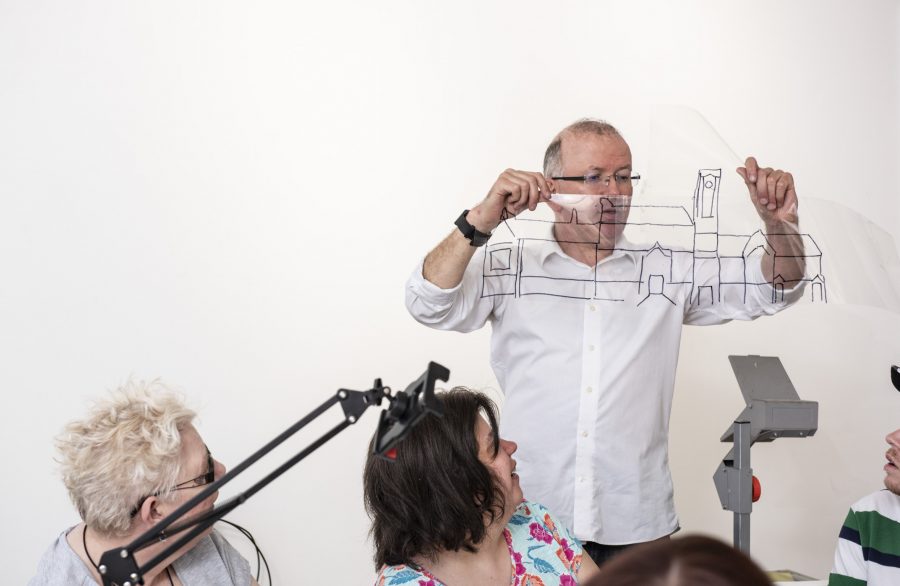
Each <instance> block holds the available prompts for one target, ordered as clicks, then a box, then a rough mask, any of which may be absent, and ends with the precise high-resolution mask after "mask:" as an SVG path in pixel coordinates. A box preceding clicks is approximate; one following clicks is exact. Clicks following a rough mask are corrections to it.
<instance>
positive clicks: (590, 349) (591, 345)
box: [588, 344, 594, 352]
mask: <svg viewBox="0 0 900 586" xmlns="http://www.w3.org/2000/svg"><path fill="white" fill-rule="evenodd" d="M593 351H594V345H593V344H588V352H593Z"/></svg>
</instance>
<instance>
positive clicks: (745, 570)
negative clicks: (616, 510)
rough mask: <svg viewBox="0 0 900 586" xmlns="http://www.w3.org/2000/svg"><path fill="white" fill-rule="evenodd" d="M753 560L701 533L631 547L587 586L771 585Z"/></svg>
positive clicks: (613, 560)
mask: <svg viewBox="0 0 900 586" xmlns="http://www.w3.org/2000/svg"><path fill="white" fill-rule="evenodd" d="M771 584H772V582H771V581H770V580H769V579H768V578H767V577H766V574H765V573H764V572H763V571H762V570H761V569H760V568H759V566H757V565H756V564H755V563H754V562H753V560H751V559H750V558H749V557H747V556H746V555H744V554H743V553H741V552H740V551H738V550H736V549H734V548H733V547H731V546H730V545H728V544H726V543H723V542H721V541H719V540H718V539H713V538H711V537H704V536H701V535H692V536H687V537H681V538H674V539H664V540H660V541H655V542H653V543H649V544H647V545H641V546H637V547H634V548H631V549H629V550H627V551H625V552H624V553H622V554H621V555H619V556H618V557H615V558H613V559H612V560H611V561H609V562H608V563H606V564H604V566H603V568H602V569H601V571H600V574H599V575H598V576H597V577H596V578H595V579H594V580H592V581H591V582H589V583H588V584H587V586H771Z"/></svg>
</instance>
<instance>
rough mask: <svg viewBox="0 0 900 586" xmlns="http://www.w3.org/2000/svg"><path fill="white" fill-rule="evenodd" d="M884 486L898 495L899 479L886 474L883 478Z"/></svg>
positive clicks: (899, 494)
mask: <svg viewBox="0 0 900 586" xmlns="http://www.w3.org/2000/svg"><path fill="white" fill-rule="evenodd" d="M884 487H885V488H886V489H888V490H889V491H891V492H892V493H894V494H895V495H897V496H900V481H898V480H897V479H895V478H891V477H890V476H888V477H887V478H885V479H884Z"/></svg>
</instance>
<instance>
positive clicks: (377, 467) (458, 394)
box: [363, 387, 506, 569]
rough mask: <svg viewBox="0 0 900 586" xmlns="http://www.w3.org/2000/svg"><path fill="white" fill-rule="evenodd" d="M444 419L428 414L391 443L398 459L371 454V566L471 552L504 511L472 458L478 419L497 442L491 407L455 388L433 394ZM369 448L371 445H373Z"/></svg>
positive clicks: (367, 486)
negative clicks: (483, 420) (481, 418)
mask: <svg viewBox="0 0 900 586" xmlns="http://www.w3.org/2000/svg"><path fill="white" fill-rule="evenodd" d="M437 397H438V399H439V400H440V401H441V402H442V403H443V406H444V415H443V417H436V416H433V415H429V416H427V417H425V418H424V419H423V420H422V421H421V422H419V424H418V425H416V426H415V427H414V428H412V429H411V430H410V432H409V435H407V436H406V437H405V438H404V439H403V440H402V441H400V442H399V443H398V444H397V446H396V447H397V459H396V460H395V461H387V460H385V459H383V458H380V457H378V456H374V455H373V454H372V444H371V442H370V444H369V455H368V457H367V459H366V468H365V472H364V473H363V486H364V498H365V504H366V512H368V514H369V517H370V518H371V519H372V529H371V531H370V534H371V536H372V538H373V540H374V542H375V567H376V569H377V568H380V567H381V566H383V565H385V564H387V565H399V564H409V563H411V562H412V561H413V559H414V558H416V557H424V558H427V559H431V560H433V559H435V558H436V557H437V555H438V553H439V552H441V551H459V550H460V549H463V550H466V551H472V552H474V551H476V550H477V546H478V544H479V543H480V542H481V541H482V540H483V539H484V537H485V531H486V527H487V526H488V525H490V524H491V523H493V522H494V521H495V520H496V519H498V518H501V517H502V515H503V511H504V509H505V504H506V503H505V502H504V498H503V494H502V492H501V491H500V490H499V488H498V485H497V482H496V481H495V478H494V475H493V474H492V473H491V471H490V470H489V469H488V467H487V466H485V465H484V464H483V463H482V462H481V460H479V459H478V440H477V438H476V437H475V424H476V422H477V417H479V416H480V415H479V414H480V413H482V412H483V413H484V414H485V415H486V416H487V418H488V421H489V423H490V426H491V430H492V433H493V443H492V448H491V449H492V450H493V456H496V455H497V452H498V450H499V447H500V439H499V436H498V434H497V408H496V406H495V405H494V402H493V401H491V400H490V399H489V398H488V397H487V396H485V395H484V394H482V393H479V392H475V391H471V390H469V389H466V388H464V387H455V388H453V389H451V390H450V391H447V392H443V393H439V394H438V395H437ZM373 441H374V438H373Z"/></svg>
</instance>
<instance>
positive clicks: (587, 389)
mask: <svg viewBox="0 0 900 586" xmlns="http://www.w3.org/2000/svg"><path fill="white" fill-rule="evenodd" d="M584 392H586V393H593V392H594V388H593V387H588V388H586V389H584Z"/></svg>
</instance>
